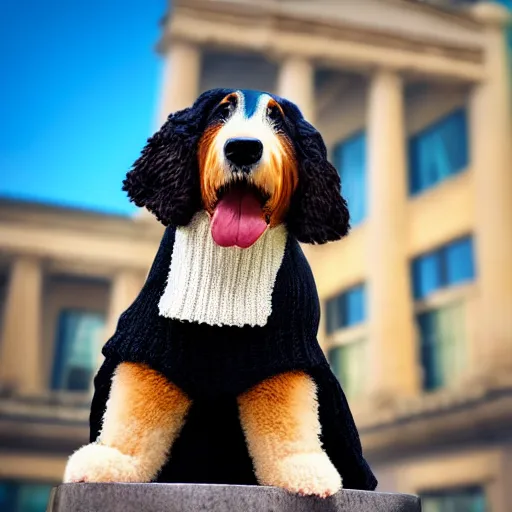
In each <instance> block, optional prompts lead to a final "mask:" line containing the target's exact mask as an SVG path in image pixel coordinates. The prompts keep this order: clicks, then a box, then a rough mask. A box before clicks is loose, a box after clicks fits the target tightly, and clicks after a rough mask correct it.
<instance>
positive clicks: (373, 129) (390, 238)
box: [366, 69, 419, 401]
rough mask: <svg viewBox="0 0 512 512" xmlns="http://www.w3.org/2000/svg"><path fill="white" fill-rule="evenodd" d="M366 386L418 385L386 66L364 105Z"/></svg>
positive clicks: (402, 184)
mask: <svg viewBox="0 0 512 512" xmlns="http://www.w3.org/2000/svg"><path fill="white" fill-rule="evenodd" d="M367 112H368V114H367V116H368V119H367V130H368V133H367V137H368V138H367V140H368V149H367V151H368V171H367V172H368V191H367V194H368V205H369V216H368V220H367V226H366V233H367V235H366V236H367V241H368V242H367V247H366V250H367V258H368V262H367V266H368V272H367V276H368V281H367V301H368V327H369V350H368V357H369V368H368V377H367V379H368V391H369V394H370V395H371V397H372V398H373V399H374V400H376V401H388V400H392V399H395V398H400V397H404V396H408V395H413V394H415V393H416V392H417V390H418V382H419V379H418V377H419V371H418V367H419V365H418V359H417V348H416V337H415V328H414V318H413V304H412V300H411V287H410V286H411V285H410V272H409V261H408V257H407V242H408V241H407V165H406V135H405V128H404V99H403V84H402V79H401V78H400V76H399V75H398V74H397V73H396V72H394V71H391V70H385V69H381V70H378V71H377V72H376V73H375V75H374V76H373V77H372V79H371V84H370V87H369V98H368V106H367Z"/></svg>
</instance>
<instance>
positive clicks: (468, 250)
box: [412, 237, 475, 391]
mask: <svg viewBox="0 0 512 512" xmlns="http://www.w3.org/2000/svg"><path fill="white" fill-rule="evenodd" d="M474 277H475V268H474V257H473V243H472V238H471V237H465V238H461V239H458V240H455V241H453V242H451V243H449V244H446V245H444V246H442V247H440V248H438V249H436V250H435V251H431V252H429V253H427V254H423V255H421V256H419V257H417V258H415V259H414V260H413V262H412V281H413V288H414V297H415V299H416V300H420V301H422V303H424V301H425V300H426V301H427V303H426V306H427V308H428V297H429V296H430V295H431V294H432V293H434V292H436V291H438V290H440V289H443V288H447V287H449V286H453V285H456V284H460V283H463V282H468V281H471V280H473V279H474ZM416 322H417V326H418V332H419V338H420V339H419V342H420V347H421V363H422V366H423V387H424V389H425V390H428V391H432V390H435V389H439V388H442V387H444V386H447V385H448V384H450V382H453V381H455V380H457V378H458V377H459V376H460V374H461V373H462V371H463V369H464V366H465V362H466V357H465V355H466V343H465V341H466V333H465V325H466V308H465V302H464V301H463V300H458V301H453V300H452V302H450V303H448V304H445V305H443V306H440V307H436V308H432V309H427V310H425V309H424V308H423V311H421V312H419V313H418V314H417V315H416Z"/></svg>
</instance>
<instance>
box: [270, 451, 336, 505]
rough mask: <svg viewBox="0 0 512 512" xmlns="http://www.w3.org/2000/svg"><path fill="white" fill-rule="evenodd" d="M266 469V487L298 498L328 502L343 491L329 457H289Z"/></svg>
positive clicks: (305, 455)
mask: <svg viewBox="0 0 512 512" xmlns="http://www.w3.org/2000/svg"><path fill="white" fill-rule="evenodd" d="M266 469H267V471H266V473H267V474H266V477H265V478H263V479H261V480H262V482H261V483H262V484H264V485H273V486H276V487H282V488H283V489H286V490H287V491H291V492H294V493H297V494H301V495H313V496H319V497H321V498H327V497H328V496H332V495H333V494H336V493H337V492H338V491H339V490H340V489H341V488H342V483H341V477H340V475H339V473H338V471H337V470H336V468H335V467H334V466H333V464H332V462H331V461H330V459H329V457H328V456H327V455H326V454H325V453H299V454H295V455H289V456H288V457H285V458H283V459H281V460H278V461H276V462H275V463H274V464H271V465H269V466H267V468H266Z"/></svg>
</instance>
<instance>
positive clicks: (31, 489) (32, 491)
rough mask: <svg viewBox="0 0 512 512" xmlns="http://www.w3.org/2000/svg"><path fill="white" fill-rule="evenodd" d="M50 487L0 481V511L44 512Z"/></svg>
mask: <svg viewBox="0 0 512 512" xmlns="http://www.w3.org/2000/svg"><path fill="white" fill-rule="evenodd" d="M51 489H52V486H51V485H48V484H35V483H22V482H9V481H0V510H2V511H5V512H44V511H45V510H46V506H47V505H48V499H49V497H50V491H51Z"/></svg>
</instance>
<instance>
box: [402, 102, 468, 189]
mask: <svg viewBox="0 0 512 512" xmlns="http://www.w3.org/2000/svg"><path fill="white" fill-rule="evenodd" d="M468 161H469V150H468V123H467V114H466V110H465V109H459V110H456V111H455V112H452V113H451V114H449V115H448V116H446V117H444V118H443V119H441V120H440V121H438V122H436V123H435V124H433V125H431V126H429V127H428V128H426V129H425V130H423V131H421V132H420V133H418V134H417V135H414V136H413V137H411V139H410V141H409V189H410V193H411V194H417V193H419V192H422V191H423V190H426V189H428V188H431V187H433V186H435V185H436V184H437V183H439V182H441V181H443V180H445V179H446V178H448V177H450V176H452V175H454V174H457V173H459V172H461V171H463V170H464V169H465V168H466V167H467V165H468Z"/></svg>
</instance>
